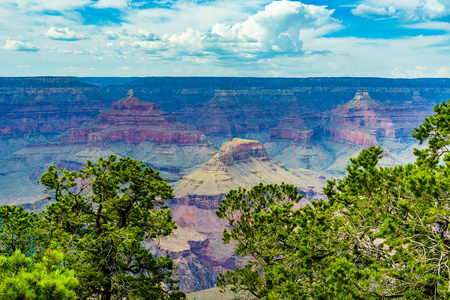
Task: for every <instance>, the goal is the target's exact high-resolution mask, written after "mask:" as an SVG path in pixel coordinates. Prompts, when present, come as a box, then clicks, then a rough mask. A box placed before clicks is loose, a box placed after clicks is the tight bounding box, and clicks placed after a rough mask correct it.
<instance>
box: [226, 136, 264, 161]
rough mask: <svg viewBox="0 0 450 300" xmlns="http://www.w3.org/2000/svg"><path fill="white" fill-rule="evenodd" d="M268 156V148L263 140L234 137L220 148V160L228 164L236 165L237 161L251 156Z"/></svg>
mask: <svg viewBox="0 0 450 300" xmlns="http://www.w3.org/2000/svg"><path fill="white" fill-rule="evenodd" d="M250 156H252V157H267V152H266V149H265V148H264V145H263V144H262V143H261V142H258V141H249V140H243V139H239V138H234V139H233V140H232V141H231V142H226V143H224V144H223V145H222V148H220V151H219V154H218V157H219V160H220V161H221V162H222V163H223V164H225V165H227V166H231V165H234V164H235V162H237V161H245V160H247V159H249V157H250Z"/></svg>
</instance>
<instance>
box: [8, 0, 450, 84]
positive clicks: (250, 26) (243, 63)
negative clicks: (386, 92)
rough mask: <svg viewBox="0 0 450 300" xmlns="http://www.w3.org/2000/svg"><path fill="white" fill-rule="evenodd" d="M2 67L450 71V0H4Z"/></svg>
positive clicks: (15, 72)
mask: <svg viewBox="0 0 450 300" xmlns="http://www.w3.org/2000/svg"><path fill="white" fill-rule="evenodd" d="M0 66H1V67H0V76H39V75H55V76H57V75H64V76H257V77H259V76H263V77H273V76H283V77H312V76H330V77H331V76H333V77H334V76H376V77H393V78H399V77H401V78H417V77H450V0H360V1H351V0H303V1H285V0H283V1H263V0H247V1H242V0H226V1H224V0H209V1H208V0H157V1H148V0H95V1H94V0H76V1H74V0H14V1H12V0H1V1H0Z"/></svg>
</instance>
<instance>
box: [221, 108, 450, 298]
mask: <svg viewBox="0 0 450 300" xmlns="http://www.w3.org/2000/svg"><path fill="white" fill-rule="evenodd" d="M435 112H436V114H435V115H433V116H431V117H429V118H426V120H425V122H424V123H423V124H422V125H421V126H420V127H419V128H417V129H415V131H414V134H413V135H414V137H416V138H417V139H418V140H419V141H420V142H421V143H424V142H426V143H427V147H426V148H425V149H423V150H415V154H416V155H417V161H416V163H415V164H409V165H405V166H397V167H394V168H383V167H378V166H377V164H378V161H379V160H380V159H381V157H382V150H381V148H380V147H370V148H369V149H366V150H363V151H362V152H361V153H360V155H359V156H358V157H357V158H355V159H351V164H350V165H349V166H348V167H347V176H346V177H345V178H344V179H343V180H339V181H338V180H333V181H329V182H328V185H327V187H326V188H325V189H324V193H325V194H326V196H327V198H328V202H324V201H322V200H320V201H312V202H311V204H309V205H306V206H305V207H303V208H298V209H294V204H293V203H297V202H298V200H299V197H298V195H297V194H296V191H294V189H293V187H286V186H284V185H281V186H263V185H259V186H257V187H255V188H254V189H252V190H251V191H250V192H248V193H246V191H245V190H239V191H230V192H229V193H228V194H227V197H226V199H225V200H224V201H223V202H222V204H221V206H220V207H219V209H218V210H217V215H218V216H219V217H220V218H223V219H226V220H228V222H229V225H230V228H231V230H230V231H228V230H225V231H224V242H226V243H229V242H234V243H236V244H237V246H236V253H237V254H240V255H243V256H245V255H249V256H250V258H251V259H250V261H249V262H247V263H246V264H245V265H244V266H243V267H242V268H240V269H237V270H235V271H233V272H227V273H226V274H221V275H220V276H219V278H218V279H219V285H220V286H221V287H224V286H225V285H227V284H229V285H231V286H232V287H233V290H235V291H239V290H246V291H249V292H250V293H251V294H253V295H254V296H255V297H256V298H258V299H388V298H395V299H448V298H449V297H450V285H449V283H450V231H449V224H450V197H449V196H450V193H449V191H450V164H449V161H450V154H449V152H448V150H447V147H448V145H449V144H450V136H449V134H450V106H449V105H448V104H447V103H445V102H444V103H442V104H441V105H437V106H436V108H435Z"/></svg>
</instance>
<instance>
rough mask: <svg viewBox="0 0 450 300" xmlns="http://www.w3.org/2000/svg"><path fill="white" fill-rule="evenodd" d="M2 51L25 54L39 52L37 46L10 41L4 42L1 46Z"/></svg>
mask: <svg viewBox="0 0 450 300" xmlns="http://www.w3.org/2000/svg"><path fill="white" fill-rule="evenodd" d="M3 49H5V50H12V51H26V52H38V51H39V48H38V47H37V46H34V45H32V44H31V42H22V41H16V40H11V39H7V40H6V45H5V46H3Z"/></svg>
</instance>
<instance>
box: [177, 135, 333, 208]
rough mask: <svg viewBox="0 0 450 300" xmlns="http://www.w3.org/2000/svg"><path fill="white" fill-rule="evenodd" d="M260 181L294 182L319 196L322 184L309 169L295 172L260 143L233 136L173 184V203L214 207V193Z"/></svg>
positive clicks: (222, 192) (221, 192)
mask: <svg viewBox="0 0 450 300" xmlns="http://www.w3.org/2000/svg"><path fill="white" fill-rule="evenodd" d="M260 182H262V183H265V184H268V183H281V182H284V183H287V184H294V185H295V186H297V187H299V189H300V190H301V191H304V192H305V193H306V194H307V195H310V196H312V195H318V193H320V187H321V186H323V185H324V184H325V182H324V181H322V180H320V179H319V178H318V176H316V175H315V174H314V172H312V171H306V170H303V172H296V171H294V170H289V169H288V168H286V167H285V166H284V165H282V164H280V163H279V162H277V161H275V160H273V159H272V158H270V157H269V156H268V155H267V152H266V150H265V148H264V145H263V144H262V143H261V142H258V141H252V140H243V139H238V138H235V139H233V140H232V141H231V142H226V143H224V144H223V145H222V148H221V149H220V151H219V153H217V154H216V155H214V156H213V157H212V158H211V159H210V160H209V161H208V162H207V163H205V164H204V165H203V166H202V167H201V168H200V169H198V170H197V171H195V172H193V173H192V174H189V175H187V176H184V177H183V179H182V180H180V181H178V182H176V183H175V184H174V189H175V191H174V193H175V196H176V199H175V200H174V203H178V204H184V203H186V204H189V205H195V206H198V207H208V208H210V209H214V208H216V207H217V205H218V202H219V201H218V200H219V199H220V197H214V196H215V195H224V194H226V193H227V192H228V191H229V190H230V189H237V188H239V187H242V188H247V189H249V188H251V187H253V186H255V185H257V184H259V183H260ZM313 187H317V188H313ZM208 201H209V202H210V203H211V204H210V205H207V204H206V203H207V202H208Z"/></svg>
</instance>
